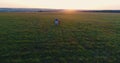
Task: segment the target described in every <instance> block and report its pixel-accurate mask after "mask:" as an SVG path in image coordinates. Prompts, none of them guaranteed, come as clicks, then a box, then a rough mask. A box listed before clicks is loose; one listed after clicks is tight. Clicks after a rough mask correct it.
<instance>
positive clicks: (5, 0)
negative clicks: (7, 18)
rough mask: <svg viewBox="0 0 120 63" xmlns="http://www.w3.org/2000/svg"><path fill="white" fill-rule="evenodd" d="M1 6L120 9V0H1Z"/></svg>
mask: <svg viewBox="0 0 120 63" xmlns="http://www.w3.org/2000/svg"><path fill="white" fill-rule="evenodd" d="M0 8H51V9H82V10H120V0H0Z"/></svg>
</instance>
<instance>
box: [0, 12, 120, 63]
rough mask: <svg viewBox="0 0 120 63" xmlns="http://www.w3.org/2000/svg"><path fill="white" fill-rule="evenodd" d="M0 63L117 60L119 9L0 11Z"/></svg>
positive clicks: (112, 62) (119, 50)
mask: <svg viewBox="0 0 120 63" xmlns="http://www.w3.org/2000/svg"><path fill="white" fill-rule="evenodd" d="M55 18H58V19H59V20H60V25H59V26H55V25H54V19H55ZM0 63H120V13H89V12H78V13H56V12H33V13H29V12H26V13H25V12H23V13H20V12H16V13H15V12H13V13H10V12H8V13H0Z"/></svg>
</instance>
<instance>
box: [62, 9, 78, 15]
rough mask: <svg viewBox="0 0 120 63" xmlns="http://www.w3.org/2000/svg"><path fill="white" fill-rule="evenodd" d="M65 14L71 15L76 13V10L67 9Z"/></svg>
mask: <svg viewBox="0 0 120 63" xmlns="http://www.w3.org/2000/svg"><path fill="white" fill-rule="evenodd" d="M63 12H64V13H66V14H71V13H75V12H76V10H74V9H66V10H64V11H63Z"/></svg>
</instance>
